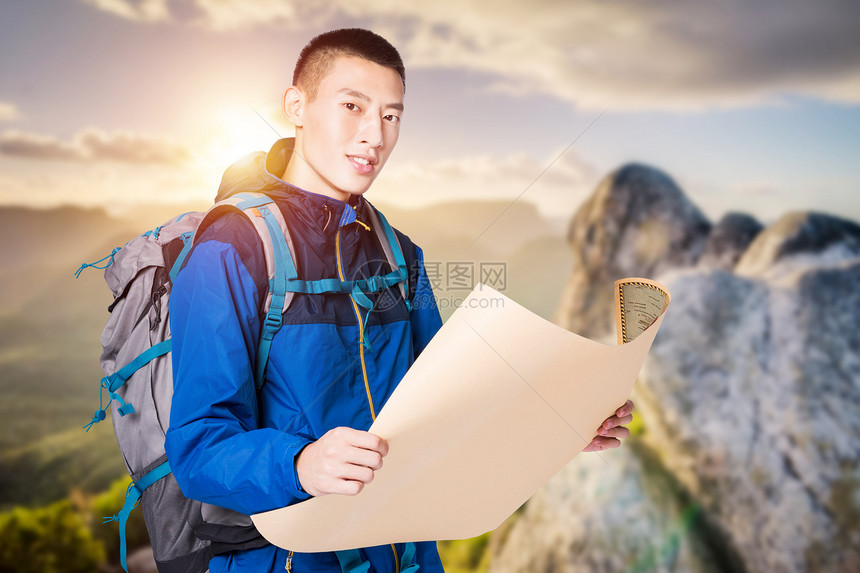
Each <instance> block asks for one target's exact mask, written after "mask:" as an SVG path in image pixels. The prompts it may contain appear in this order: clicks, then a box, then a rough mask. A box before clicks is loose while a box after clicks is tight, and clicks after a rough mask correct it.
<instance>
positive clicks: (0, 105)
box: [0, 101, 22, 121]
mask: <svg viewBox="0 0 860 573" xmlns="http://www.w3.org/2000/svg"><path fill="white" fill-rule="evenodd" d="M21 117H22V116H21V110H19V109H18V106H17V105H15V104H14V103H9V102H6V101H0V121H12V120H15V119H21Z"/></svg>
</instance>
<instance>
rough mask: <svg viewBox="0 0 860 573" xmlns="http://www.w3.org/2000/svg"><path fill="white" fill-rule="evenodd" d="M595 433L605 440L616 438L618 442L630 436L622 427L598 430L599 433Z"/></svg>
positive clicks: (627, 430) (628, 431)
mask: <svg viewBox="0 0 860 573" xmlns="http://www.w3.org/2000/svg"><path fill="white" fill-rule="evenodd" d="M597 433H598V434H600V435H601V436H604V437H607V438H618V439H619V440H623V439H624V438H626V437H628V436H629V435H630V430H629V429H627V428H625V427H624V426H615V427H614V428H608V429H607V428H600V431H598V432H597Z"/></svg>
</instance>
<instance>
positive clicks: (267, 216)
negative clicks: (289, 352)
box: [240, 197, 297, 389]
mask: <svg viewBox="0 0 860 573" xmlns="http://www.w3.org/2000/svg"><path fill="white" fill-rule="evenodd" d="M257 199H258V200H263V199H266V200H268V203H272V200H271V199H270V198H268V197H265V198H257ZM245 203H249V201H244V202H242V203H240V205H244V204H245ZM255 206H257V207H259V208H258V211H259V213H260V215H262V216H263V220H264V221H265V222H266V229H267V230H268V231H269V238H270V239H271V240H272V249H273V256H274V260H275V268H274V275H275V276H274V277H273V279H272V284H271V287H270V288H271V292H272V300H271V303H270V305H269V310H268V311H267V312H266V318H265V319H264V321H263V332H262V334H261V335H260V344H259V345H258V346H257V364H256V370H255V372H254V383H255V384H256V386H257V389H260V388H262V387H263V383H264V382H265V374H266V363H267V362H268V361H269V351H270V350H271V348H272V340H273V339H274V338H275V334H277V333H278V330H280V328H281V325H282V324H283V322H284V304H285V303H286V294H287V281H288V280H289V279H290V278H293V279H295V278H297V272H296V265H295V263H294V262H293V256H292V253H290V248H289V246H288V245H287V238H286V236H284V230H283V229H281V226H280V225H279V224H278V220H277V219H276V218H275V216H274V215H273V214H272V212H271V211H270V210H269V207H268V206H266V205H265V204H264V205H255ZM276 208H277V207H276Z"/></svg>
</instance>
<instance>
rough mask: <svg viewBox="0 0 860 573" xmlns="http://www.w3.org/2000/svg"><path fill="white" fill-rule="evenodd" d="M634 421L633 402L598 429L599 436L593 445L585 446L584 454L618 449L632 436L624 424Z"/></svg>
mask: <svg viewBox="0 0 860 573" xmlns="http://www.w3.org/2000/svg"><path fill="white" fill-rule="evenodd" d="M632 419H633V402H631V401H630V400H627V402H626V403H625V404H624V405H623V406H621V407H620V408H618V409H617V410H615V415H614V416H609V417H608V418H606V419H605V420H604V421H603V423H602V424H600V427H599V428H597V435H596V436H594V439H593V440H591V443H590V444H588V445H587V446H585V449H584V450H582V451H583V452H602V451H603V450H609V449H612V448H617V447H618V446H620V445H621V440H623V439H624V438H626V437H627V436H629V435H630V430H628V429H627V428H625V427H624V424H629V423H630V421H631V420H632Z"/></svg>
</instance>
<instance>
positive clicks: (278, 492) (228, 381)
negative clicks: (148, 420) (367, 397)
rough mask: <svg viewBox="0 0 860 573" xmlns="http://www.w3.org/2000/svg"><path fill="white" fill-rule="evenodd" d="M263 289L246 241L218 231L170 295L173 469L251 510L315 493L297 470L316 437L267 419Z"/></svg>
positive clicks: (207, 498)
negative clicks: (262, 382)
mask: <svg viewBox="0 0 860 573" xmlns="http://www.w3.org/2000/svg"><path fill="white" fill-rule="evenodd" d="M260 256H262V255H260ZM258 290H259V289H258V288H257V285H256V284H255V282H254V280H253V279H252V277H251V275H250V274H249V272H248V270H247V269H246V267H245V265H244V264H243V261H242V259H241V257H240V256H239V253H238V252H237V250H236V248H235V247H234V246H233V245H232V244H229V243H224V242H220V241H217V240H208V241H205V242H201V243H200V244H198V245H196V246H195V248H194V250H193V251H192V253H191V255H190V256H189V258H188V261H187V263H186V266H185V267H184V268H183V269H182V271H181V272H180V273H179V275H178V276H177V278H176V282H175V283H174V285H173V287H172V292H171V296H170V302H169V304H170V328H171V334H172V337H173V351H172V358H173V380H174V394H173V401H172V405H171V412H170V426H169V430H168V431H167V436H166V440H165V450H166V452H167V456H168V459H169V460H170V464H171V467H172V469H173V473H174V475H175V477H176V481H177V483H178V484H179V486H180V488H181V489H182V491H183V493H184V494H185V495H186V496H187V497H189V498H192V499H197V500H200V501H203V502H206V503H211V504H214V505H218V506H221V507H226V508H229V509H233V510H236V511H239V512H241V513H245V514H251V513H258V512H261V511H266V510H270V509H275V508H278V507H283V506H286V505H290V504H292V503H296V502H298V501H301V500H303V499H306V498H307V497H309V496H308V494H306V493H304V492H303V491H302V490H301V488H300V485H299V482H298V478H297V476H296V471H295V457H296V456H297V455H298V453H299V452H300V451H301V449H302V448H303V447H304V446H305V445H307V444H308V443H309V440H308V439H306V438H301V437H298V436H294V435H291V434H288V433H285V432H282V431H279V430H276V429H272V428H260V427H259V426H258V411H257V393H256V388H255V385H254V375H253V372H254V361H255V357H256V349H257V344H258V341H259V337H260V316H259V304H260V297H261V293H260V292H258ZM263 294H265V293H263Z"/></svg>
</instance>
